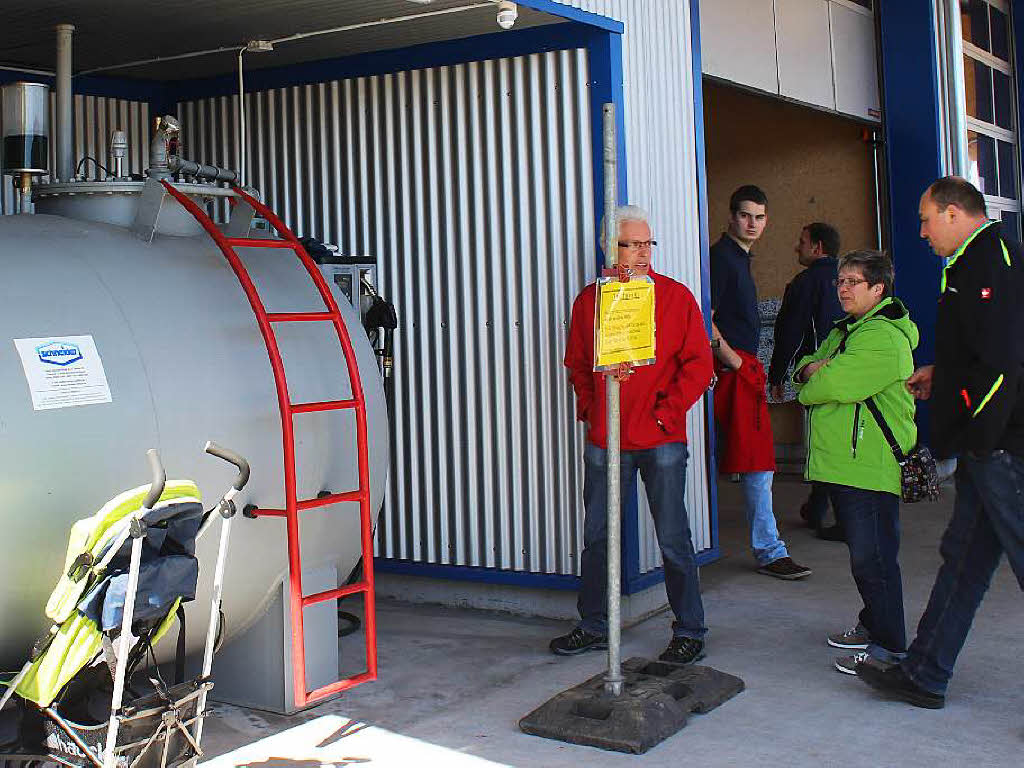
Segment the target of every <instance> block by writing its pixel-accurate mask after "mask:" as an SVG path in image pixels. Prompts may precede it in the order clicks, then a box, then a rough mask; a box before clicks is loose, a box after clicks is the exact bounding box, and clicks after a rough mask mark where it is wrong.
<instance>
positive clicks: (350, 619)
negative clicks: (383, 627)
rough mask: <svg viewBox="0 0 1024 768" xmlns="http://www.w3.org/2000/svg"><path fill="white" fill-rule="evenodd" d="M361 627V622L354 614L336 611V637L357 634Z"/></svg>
mask: <svg viewBox="0 0 1024 768" xmlns="http://www.w3.org/2000/svg"><path fill="white" fill-rule="evenodd" d="M342 622H345V623H344V624H343V623H342ZM361 626H363V620H362V619H360V618H359V617H358V616H356V615H355V614H354V613H349V612H348V611H343V610H341V609H340V608H339V609H338V637H348V636H349V635H351V634H353V633H355V632H358V631H359V628H360V627H361Z"/></svg>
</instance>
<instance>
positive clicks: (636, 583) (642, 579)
mask: <svg viewBox="0 0 1024 768" xmlns="http://www.w3.org/2000/svg"><path fill="white" fill-rule="evenodd" d="M721 556H722V555H721V552H720V551H719V549H718V547H711V548H709V549H702V550H701V551H700V552H698V553H697V566H698V567H700V566H704V565H708V564H709V563H713V562H715V560H717V559H718V558H719V557H721ZM664 581H665V569H664V568H655V569H654V570H653V571H648V572H647V573H641V574H639V575H637V576H634V577H633V578H632V579H630V581H629V583H628V584H626V585H625V586H624V587H623V590H622V593H623V594H625V595H635V594H636V593H637V592H643V591H644V590H645V589H650V588H651V587H653V586H655V585H656V584H661V583H663V582H664Z"/></svg>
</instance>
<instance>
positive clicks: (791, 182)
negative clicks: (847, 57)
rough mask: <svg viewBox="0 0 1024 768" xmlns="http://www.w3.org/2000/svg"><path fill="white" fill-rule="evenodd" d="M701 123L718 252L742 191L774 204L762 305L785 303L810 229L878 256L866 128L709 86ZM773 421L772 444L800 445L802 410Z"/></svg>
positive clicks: (780, 411) (760, 283) (761, 247)
mask: <svg viewBox="0 0 1024 768" xmlns="http://www.w3.org/2000/svg"><path fill="white" fill-rule="evenodd" d="M704 121H705V122H704V127H705V138H706V142H707V173H708V208H709V219H710V222H709V223H710V232H711V238H712V242H714V241H715V240H717V239H718V237H719V235H721V233H722V232H723V231H725V228H726V226H727V222H728V217H729V195H730V194H732V191H733V190H734V189H735V188H736V187H738V186H740V185H741V184H757V185H758V186H760V187H761V188H762V189H763V190H764V191H765V194H766V195H767V196H768V227H767V229H766V230H765V234H764V236H763V237H762V238H761V240H760V241H759V242H758V243H757V245H755V246H754V249H753V252H754V256H755V258H754V261H753V273H754V281H755V282H756V283H757V292H758V297H759V298H761V299H767V298H781V297H782V294H783V291H784V290H785V288H786V283H788V282H789V281H790V280H791V279H792V278H793V276H794V275H795V274H796V273H797V272H799V271H800V269H802V267H801V266H800V265H799V263H798V262H797V260H796V252H795V250H794V247H795V246H796V242H797V239H798V238H799V237H800V230H801V229H802V228H803V226H804V225H805V224H808V223H810V222H812V221H826V222H829V223H831V224H832V225H833V226H835V227H836V228H838V230H839V234H840V236H841V238H842V250H844V251H846V250H852V249H854V248H874V247H877V229H876V224H875V217H876V214H875V197H874V195H875V191H874V190H875V188H874V171H873V161H872V153H871V145H870V144H869V143H867V142H866V141H865V140H864V135H863V132H864V127H863V126H862V124H860V123H857V122H855V121H853V120H849V119H846V118H843V117H839V116H838V115H834V114H830V113H827V112H822V111H818V110H814V109H810V108H808V107H802V106H799V105H796V104H792V103H790V102H786V101H783V100H781V99H778V98H772V97H768V96H761V95H757V94H754V93H751V92H749V91H745V90H742V89H739V88H734V87H730V86H726V85H723V84H721V83H719V82H718V81H715V80H711V79H709V78H705V79H704ZM771 415H772V429H773V431H774V433H775V441H776V443H778V444H788V445H792V444H799V443H801V442H802V439H803V437H802V435H803V428H802V423H803V422H802V412H801V409H800V408H799V407H797V406H796V405H794V404H792V403H788V404H783V405H772V406H771ZM780 458H781V455H780ZM780 467H781V465H780Z"/></svg>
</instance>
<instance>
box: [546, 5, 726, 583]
mask: <svg viewBox="0 0 1024 768" xmlns="http://www.w3.org/2000/svg"><path fill="white" fill-rule="evenodd" d="M557 1H558V2H561V3H563V4H564V5H571V6H573V7H576V8H580V9H582V10H585V11H590V12H592V13H597V14H601V15H603V16H608V17H611V18H614V19H617V20H620V21H622V22H623V23H624V25H625V32H624V34H623V39H622V58H623V62H622V63H623V81H624V86H623V90H624V97H625V101H626V105H625V106H626V109H625V112H626V114H625V124H626V164H627V173H628V184H629V198H630V202H632V203H635V204H637V205H640V206H642V207H644V208H646V209H647V210H648V211H650V213H651V225H652V229H653V231H654V234H655V237H657V239H658V253H657V254H655V261H654V265H655V268H656V269H658V270H659V271H661V272H662V273H663V274H666V275H669V276H671V277H674V278H675V279H677V280H679V281H681V282H683V283H685V284H686V285H687V286H688V287H689V288H690V290H691V291H693V293H694V295H695V296H696V297H697V299H698V301H699V300H700V297H701V281H700V226H699V224H700V220H699V218H698V216H699V211H698V205H697V163H698V158H697V156H696V133H695V131H694V119H695V115H694V108H693V93H694V88H693V73H692V68H691V58H690V57H691V50H692V48H691V43H690V41H691V40H692V35H691V30H690V3H689V0H557ZM699 161H700V162H703V158H700V159H699ZM704 421H705V420H704V411H703V409H702V408H701V407H699V406H698V407H694V408H692V409H691V410H690V413H689V415H688V417H687V432H688V435H689V441H690V463H689V471H688V473H687V479H686V507H687V511H688V513H689V516H690V526H691V529H692V530H693V544H694V548H695V549H696V550H697V551H698V552H699V551H700V550H702V549H706V548H709V547H710V546H712V532H711V524H710V501H709V495H708V480H707V470H706V467H707V455H706V451H705V423H704ZM640 533H641V536H640V569H641V571H649V570H652V569H653V568H656V567H658V566H659V565H660V564H661V556H660V552H659V551H658V547H657V540H656V538H655V535H654V525H653V523H652V522H651V519H650V515H649V514H647V502H646V498H645V497H644V495H643V494H641V514H640Z"/></svg>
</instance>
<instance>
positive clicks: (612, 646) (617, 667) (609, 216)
mask: <svg viewBox="0 0 1024 768" xmlns="http://www.w3.org/2000/svg"><path fill="white" fill-rule="evenodd" d="M602 113H603V115H604V222H605V225H604V237H605V246H604V263H605V266H607V267H608V268H609V269H610V268H612V267H614V266H615V265H616V264H617V263H618V253H619V247H618V240H619V225H618V222H617V221H616V220H615V204H616V201H617V200H618V188H617V186H616V181H617V178H616V174H617V168H616V165H617V164H616V159H617V158H616V140H615V105H614V104H605V105H604V106H603V108H602ZM605 384H606V387H605V390H606V397H607V410H608V448H607V453H608V456H607V461H606V465H607V467H608V672H607V674H606V675H605V676H604V689H605V692H607V693H609V694H611V695H612V696H620V695H621V694H622V679H623V678H622V668H621V659H620V657H619V650H620V649H619V645H620V634H621V628H620V619H619V600H620V595H619V585H620V580H621V572H622V568H621V563H620V561H619V554H620V544H619V541H620V536H619V533H620V529H621V521H620V511H621V508H622V499H621V495H620V491H621V488H620V483H619V472H620V469H619V382H618V381H616V380H615V377H614V376H606V377H605Z"/></svg>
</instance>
